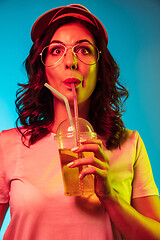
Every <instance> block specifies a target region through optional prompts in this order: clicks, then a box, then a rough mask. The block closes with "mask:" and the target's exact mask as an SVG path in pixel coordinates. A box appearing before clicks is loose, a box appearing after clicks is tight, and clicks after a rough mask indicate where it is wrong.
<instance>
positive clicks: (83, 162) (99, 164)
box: [67, 156, 108, 169]
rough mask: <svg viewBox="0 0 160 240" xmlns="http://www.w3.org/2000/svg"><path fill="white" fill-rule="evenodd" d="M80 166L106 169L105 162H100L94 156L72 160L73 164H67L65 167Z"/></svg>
mask: <svg viewBox="0 0 160 240" xmlns="http://www.w3.org/2000/svg"><path fill="white" fill-rule="evenodd" d="M82 165H92V166H94V167H97V168H100V169H108V163H107V162H104V161H101V160H99V159H98V158H96V157H94V156H90V157H85V158H78V159H76V160H74V161H73V162H70V163H68V164H67V166H68V167H70V168H73V167H79V166H82Z"/></svg>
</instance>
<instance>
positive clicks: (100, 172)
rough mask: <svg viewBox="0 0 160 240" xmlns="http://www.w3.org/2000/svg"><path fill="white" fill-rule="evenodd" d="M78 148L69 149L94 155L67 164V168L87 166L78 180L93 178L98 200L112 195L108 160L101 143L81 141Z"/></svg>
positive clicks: (91, 140)
mask: <svg viewBox="0 0 160 240" xmlns="http://www.w3.org/2000/svg"><path fill="white" fill-rule="evenodd" d="M81 144H82V145H80V146H78V147H76V148H73V149H71V150H72V151H73V152H75V153H81V152H93V153H94V155H93V156H90V157H85V158H79V159H77V160H75V161H73V162H71V163H69V164H68V167H70V168H73V167H79V166H82V165H89V166H88V167H86V168H84V169H83V170H82V171H81V174H80V179H83V178H84V177H85V176H86V175H88V174H94V176H95V193H96V195H97V196H98V197H99V199H100V200H101V199H104V198H105V197H106V196H107V195H112V194H113V192H114V191H113V188H112V186H111V182H110V176H109V159H108V157H107V156H106V154H105V152H104V150H103V145H102V141H101V140H99V139H88V140H82V141H81Z"/></svg>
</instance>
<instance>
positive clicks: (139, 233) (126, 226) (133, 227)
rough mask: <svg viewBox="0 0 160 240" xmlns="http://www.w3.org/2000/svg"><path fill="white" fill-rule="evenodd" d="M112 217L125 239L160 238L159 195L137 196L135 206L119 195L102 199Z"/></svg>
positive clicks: (134, 201) (146, 239) (149, 239)
mask: <svg viewBox="0 0 160 240" xmlns="http://www.w3.org/2000/svg"><path fill="white" fill-rule="evenodd" d="M101 202H102V204H103V205H104V206H105V208H106V210H107V212H108V214H109V216H110V218H111V219H112V221H113V222H114V224H115V225H116V227H117V228H118V229H119V231H120V232H121V234H122V235H123V236H124V238H125V239H129V240H130V239H131V240H132V239H133V240H135V239H137V240H141V239H144V240H151V239H152V240H154V239H155V240H158V239H160V202H159V198H158V196H150V197H143V198H136V199H134V200H133V207H132V206H131V205H129V204H128V203H127V202H125V201H124V200H122V199H121V198H119V197H118V195H117V194H116V193H115V194H114V196H113V195H112V196H111V195H108V196H106V198H103V199H101Z"/></svg>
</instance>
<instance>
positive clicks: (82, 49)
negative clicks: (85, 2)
mask: <svg viewBox="0 0 160 240" xmlns="http://www.w3.org/2000/svg"><path fill="white" fill-rule="evenodd" d="M76 53H78V54H85V55H86V54H90V49H88V48H86V47H80V48H78V49H77V50H76Z"/></svg>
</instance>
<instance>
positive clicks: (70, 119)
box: [44, 83, 75, 133]
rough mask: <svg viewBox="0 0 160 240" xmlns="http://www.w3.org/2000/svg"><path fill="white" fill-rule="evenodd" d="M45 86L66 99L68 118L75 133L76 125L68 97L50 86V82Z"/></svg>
mask: <svg viewBox="0 0 160 240" xmlns="http://www.w3.org/2000/svg"><path fill="white" fill-rule="evenodd" d="M44 86H45V87H46V88H48V89H49V90H50V91H52V92H54V93H55V94H56V95H57V96H59V97H60V98H62V99H63V100H64V102H65V105H66V109H67V113H68V118H69V121H70V124H71V126H72V128H73V133H74V132H75V126H74V123H73V118H72V114H71V109H70V106H69V102H68V99H67V98H66V97H65V96H64V95H63V94H61V93H60V92H58V91H57V90H56V89H54V88H53V87H52V86H50V85H49V84H48V83H45V84H44Z"/></svg>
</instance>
